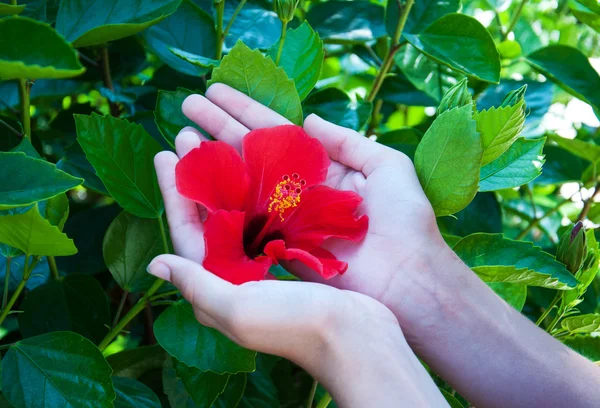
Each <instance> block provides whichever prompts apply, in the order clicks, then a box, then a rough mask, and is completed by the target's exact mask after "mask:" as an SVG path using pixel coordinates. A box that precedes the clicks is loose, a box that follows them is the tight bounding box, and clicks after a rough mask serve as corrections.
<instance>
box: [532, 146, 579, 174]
mask: <svg viewBox="0 0 600 408" xmlns="http://www.w3.org/2000/svg"><path fill="white" fill-rule="evenodd" d="M544 155H545V158H546V161H545V163H544V167H543V169H542V175H541V176H540V177H539V178H538V179H537V180H536V183H537V184H562V183H563V182H567V181H579V180H581V179H582V177H583V172H584V170H585V169H586V167H587V162H585V161H584V160H583V159H581V158H580V157H579V156H577V155H574V154H572V153H570V152H568V151H565V150H563V149H561V148H560V147H557V146H552V145H550V144H546V145H545V146H544Z"/></svg>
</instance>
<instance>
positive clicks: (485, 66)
mask: <svg viewBox="0 0 600 408" xmlns="http://www.w3.org/2000/svg"><path fill="white" fill-rule="evenodd" d="M404 37H405V38H406V39H407V40H408V41H409V42H410V43H411V44H412V45H414V46H415V47H416V48H418V49H419V50H420V51H421V52H423V53H425V54H426V55H427V56H429V57H430V58H433V59H434V60H436V61H437V62H439V63H442V64H445V65H448V66H449V67H451V68H453V69H455V70H457V71H459V72H462V73H464V74H467V75H471V76H474V77H475V78H478V79H481V80H482V81H486V82H494V83H498V82H499V81H500V56H499V54H498V51H497V50H496V45H495V44H494V40H493V39H492V37H491V35H490V33H489V32H488V31H487V30H486V29H485V27H484V26H482V25H481V23H480V22H479V21H477V20H476V19H474V18H473V17H469V16H466V15H464V14H457V13H452V14H448V15H446V16H444V17H442V18H440V19H439V20H437V21H435V22H434V23H433V24H432V25H430V26H429V27H427V28H426V29H425V30H424V31H422V32H421V33H419V34H416V35H415V34H407V33H406V34H404Z"/></svg>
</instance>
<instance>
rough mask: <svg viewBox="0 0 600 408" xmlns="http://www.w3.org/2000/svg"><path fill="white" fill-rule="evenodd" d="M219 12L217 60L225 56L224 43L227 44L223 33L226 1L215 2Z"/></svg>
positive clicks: (216, 0)
mask: <svg viewBox="0 0 600 408" xmlns="http://www.w3.org/2000/svg"><path fill="white" fill-rule="evenodd" d="M213 4H214V6H215V9H216V11H217V39H218V41H217V49H216V52H215V58H216V59H218V60H220V59H221V55H222V54H223V43H224V42H225V36H224V32H223V14H225V0H214V2H213Z"/></svg>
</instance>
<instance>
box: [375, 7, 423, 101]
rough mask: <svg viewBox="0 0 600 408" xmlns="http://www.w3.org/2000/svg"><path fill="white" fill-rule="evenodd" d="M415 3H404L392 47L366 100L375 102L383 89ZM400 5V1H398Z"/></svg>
mask: <svg viewBox="0 0 600 408" xmlns="http://www.w3.org/2000/svg"><path fill="white" fill-rule="evenodd" d="M413 3H414V0H406V4H405V5H404V8H403V9H402V13H401V14H400V18H399V19H398V24H397V25H396V31H394V37H393V38H392V43H391V45H390V49H389V50H388V53H387V55H386V56H385V58H384V60H383V64H382V66H381V69H380V70H379V72H378V73H377V76H376V77H375V81H374V82H373V87H372V88H371V92H369V95H368V96H367V98H366V100H367V101H368V102H373V101H374V100H375V97H376V96H377V93H378V92H379V89H381V85H382V84H383V80H384V79H385V76H386V75H387V73H388V71H389V70H390V68H391V67H392V65H393V64H394V55H395V54H396V52H398V50H399V49H400V47H401V45H400V37H401V36H402V31H403V30H404V26H405V24H406V20H407V19H408V14H409V13H410V9H411V8H412V6H413ZM398 6H400V3H399V2H398Z"/></svg>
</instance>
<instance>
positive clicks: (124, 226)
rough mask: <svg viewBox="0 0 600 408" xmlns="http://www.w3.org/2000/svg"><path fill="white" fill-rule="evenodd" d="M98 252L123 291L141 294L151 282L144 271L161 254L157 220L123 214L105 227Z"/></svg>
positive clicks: (150, 276)
mask: <svg viewBox="0 0 600 408" xmlns="http://www.w3.org/2000/svg"><path fill="white" fill-rule="evenodd" d="M102 252H103V254H104V263H105V264H106V266H107V267H108V269H109V270H110V273H112V275H113V278H114V279H115V281H116V282H117V283H118V284H119V286H120V287H121V288H122V289H123V290H125V291H127V292H145V291H146V290H147V289H148V288H150V286H152V283H153V282H154V281H155V278H154V276H152V275H150V274H148V273H147V272H146V268H147V267H148V264H149V263H150V261H152V259H154V257H156V256H158V255H160V254H162V253H164V246H163V242H162V238H161V233H160V228H159V225H158V221H157V220H150V219H147V218H139V217H136V216H135V215H131V214H129V213H128V212H125V211H123V212H122V213H121V214H119V216H117V218H115V219H114V221H113V222H112V224H111V225H110V227H108V230H107V231H106V235H105V236H104V243H103V246H102Z"/></svg>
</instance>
